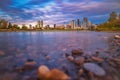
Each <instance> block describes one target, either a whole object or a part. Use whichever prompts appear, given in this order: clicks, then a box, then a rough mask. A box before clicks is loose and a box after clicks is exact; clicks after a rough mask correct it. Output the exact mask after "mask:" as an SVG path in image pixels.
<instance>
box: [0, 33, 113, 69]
mask: <svg viewBox="0 0 120 80" xmlns="http://www.w3.org/2000/svg"><path fill="white" fill-rule="evenodd" d="M111 34H113V33H105V32H89V31H88V32H82V31H80V32H79V31H78V32H74V31H73V32H72V31H70V32H1V33H0V51H3V52H4V54H3V55H0V66H1V68H0V70H2V69H3V68H11V67H12V66H13V65H15V64H17V65H21V64H23V63H24V62H25V61H26V59H28V58H31V59H34V60H35V61H36V62H37V63H38V64H46V65H49V66H50V67H59V64H60V63H65V62H62V60H61V58H62V55H63V54H64V53H70V52H71V50H72V49H76V48H81V49H83V50H84V52H85V53H88V52H91V53H94V52H95V50H104V49H107V48H108V44H107V39H108V37H109V36H111ZM47 54H49V55H50V57H51V60H50V61H46V59H45V58H44V57H43V56H45V55H47ZM60 61H61V62H60ZM5 63H7V64H5ZM58 63H59V64H58Z"/></svg>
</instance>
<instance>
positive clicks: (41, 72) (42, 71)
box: [38, 65, 50, 79]
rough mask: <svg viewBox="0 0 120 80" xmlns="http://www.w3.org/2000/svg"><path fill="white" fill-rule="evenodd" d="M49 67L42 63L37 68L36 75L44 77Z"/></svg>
mask: <svg viewBox="0 0 120 80" xmlns="http://www.w3.org/2000/svg"><path fill="white" fill-rule="evenodd" d="M49 71H50V70H49V68H48V67H47V66H45V65H42V66H40V67H39V68H38V77H39V78H40V79H43V78H44V77H45V75H46V74H47V73H48V72H49Z"/></svg>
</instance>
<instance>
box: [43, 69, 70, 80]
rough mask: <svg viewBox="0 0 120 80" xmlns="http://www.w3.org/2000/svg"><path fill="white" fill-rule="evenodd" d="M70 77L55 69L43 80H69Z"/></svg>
mask: <svg viewBox="0 0 120 80" xmlns="http://www.w3.org/2000/svg"><path fill="white" fill-rule="evenodd" d="M68 79H69V77H68V75H67V74H65V73H64V72H63V71H61V70H58V69H53V70H51V71H49V72H47V74H46V75H45V77H44V79H42V80H68Z"/></svg>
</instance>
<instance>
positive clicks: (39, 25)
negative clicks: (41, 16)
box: [37, 20, 43, 29]
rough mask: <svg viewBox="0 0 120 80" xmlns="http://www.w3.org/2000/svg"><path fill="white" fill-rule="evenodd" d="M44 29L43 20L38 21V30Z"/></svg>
mask: <svg viewBox="0 0 120 80" xmlns="http://www.w3.org/2000/svg"><path fill="white" fill-rule="evenodd" d="M42 28H43V20H40V21H38V24H37V29H42Z"/></svg>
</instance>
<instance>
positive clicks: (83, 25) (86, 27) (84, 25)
mask: <svg viewBox="0 0 120 80" xmlns="http://www.w3.org/2000/svg"><path fill="white" fill-rule="evenodd" d="M82 28H83V29H88V19H87V18H86V17H84V18H83V24H82Z"/></svg>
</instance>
